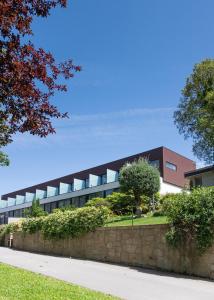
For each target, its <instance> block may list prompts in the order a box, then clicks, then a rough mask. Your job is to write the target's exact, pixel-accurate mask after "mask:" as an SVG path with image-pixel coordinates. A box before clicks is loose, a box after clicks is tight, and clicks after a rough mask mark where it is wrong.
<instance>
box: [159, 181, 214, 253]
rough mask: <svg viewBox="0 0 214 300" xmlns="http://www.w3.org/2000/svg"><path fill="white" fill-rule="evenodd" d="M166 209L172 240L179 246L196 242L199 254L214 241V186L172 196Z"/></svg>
mask: <svg viewBox="0 0 214 300" xmlns="http://www.w3.org/2000/svg"><path fill="white" fill-rule="evenodd" d="M163 207H164V208H163V209H164V212H165V214H166V216H167V217H168V219H169V221H170V223H171V228H170V230H169V231H168V233H167V240H168V242H169V243H170V244H171V245H172V246H175V247H178V246H179V245H188V244H190V243H192V242H193V243H194V244H195V246H196V248H197V250H198V251H199V253H202V252H204V251H205V250H206V249H207V248H209V247H211V246H212V244H213V241H214V187H210V188H198V189H195V190H193V191H192V192H191V193H189V194H188V193H181V194H175V195H170V196H169V197H166V199H165V200H164V201H163Z"/></svg>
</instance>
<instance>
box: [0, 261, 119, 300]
mask: <svg viewBox="0 0 214 300" xmlns="http://www.w3.org/2000/svg"><path fill="white" fill-rule="evenodd" d="M0 282H1V283H0V300H19V299H20V300H71V299H72V300H78V299H81V300H113V299H118V298H116V297H112V296H108V295H105V294H102V293H100V292H94V291H91V290H89V289H86V288H82V287H80V286H77V285H73V284H69V283H66V282H64V281H60V280H57V279H54V278H51V277H47V276H43V275H40V274H36V273H33V272H30V271H26V270H23V269H19V268H15V267H11V266H9V265H5V264H2V263H0ZM103 284H105V283H103Z"/></svg>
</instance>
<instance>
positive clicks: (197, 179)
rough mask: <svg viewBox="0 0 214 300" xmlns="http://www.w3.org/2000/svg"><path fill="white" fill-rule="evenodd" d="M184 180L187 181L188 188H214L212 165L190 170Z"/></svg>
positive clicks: (213, 167)
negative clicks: (188, 183)
mask: <svg viewBox="0 0 214 300" xmlns="http://www.w3.org/2000/svg"><path fill="white" fill-rule="evenodd" d="M185 178H187V179H189V182H190V188H194V187H199V186H214V165H212V166H208V167H204V168H200V169H197V170H191V171H189V172H187V173H185Z"/></svg>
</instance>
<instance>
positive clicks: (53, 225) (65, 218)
mask: <svg viewBox="0 0 214 300" xmlns="http://www.w3.org/2000/svg"><path fill="white" fill-rule="evenodd" d="M108 216H109V209H108V208H106V207H100V208H95V207H82V208H78V209H75V210H67V211H65V212H62V211H56V212H54V213H52V214H50V215H48V216H46V217H40V218H31V219H27V220H24V221H23V223H22V226H23V227H22V229H23V231H24V232H28V233H35V232H37V231H41V232H42V233H43V235H44V237H45V238H47V239H61V238H66V237H78V236H81V235H83V234H85V233H87V232H90V231H93V230H95V229H96V228H97V227H100V226H103V225H104V223H105V221H106V220H107V218H108Z"/></svg>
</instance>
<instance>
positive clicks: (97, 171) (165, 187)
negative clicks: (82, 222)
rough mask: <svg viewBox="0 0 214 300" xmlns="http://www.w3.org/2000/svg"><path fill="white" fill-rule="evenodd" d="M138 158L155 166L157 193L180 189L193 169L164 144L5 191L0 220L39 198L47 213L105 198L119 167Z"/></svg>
mask: <svg viewBox="0 0 214 300" xmlns="http://www.w3.org/2000/svg"><path fill="white" fill-rule="evenodd" d="M141 157H143V158H146V159H148V161H149V162H150V163H151V165H153V166H155V167H157V168H158V169H159V171H160V177H161V178H160V180H161V189H160V193H161V194H165V193H176V192H180V191H181V190H182V189H183V188H184V186H185V184H186V179H185V178H184V173H186V172H188V171H190V170H194V169H195V163H194V162H193V161H192V160H190V159H188V158H186V157H184V156H182V155H180V154H178V153H175V152H174V151H172V150H169V149H167V148H165V147H159V148H155V149H152V150H149V151H146V152H142V153H139V154H136V155H132V156H129V157H126V158H122V159H119V160H116V161H113V162H109V163H106V164H103V165H100V166H97V167H94V168H90V169H87V170H84V171H80V172H77V173H73V174H70V175H67V176H64V177H60V178H57V179H54V180H50V181H47V182H43V183H40V184H37V185H34V186H31V187H28V188H24V189H21V190H18V191H15V192H12V193H9V194H5V195H3V196H2V198H1V200H0V222H1V223H6V222H7V221H8V218H10V217H13V218H17V217H22V216H23V212H24V209H26V208H27V207H31V205H32V201H33V199H40V204H41V206H42V207H43V208H44V210H45V211H47V212H48V213H50V212H51V211H52V210H53V209H55V208H59V207H63V206H67V205H70V204H72V205H75V206H78V207H81V206H83V205H84V204H85V203H86V202H87V201H88V200H89V199H92V198H94V197H106V196H107V195H109V194H111V193H112V192H113V191H118V190H119V181H118V176H119V171H120V169H121V167H122V166H123V165H124V164H125V163H128V162H133V161H135V160H137V159H139V158H141Z"/></svg>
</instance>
